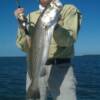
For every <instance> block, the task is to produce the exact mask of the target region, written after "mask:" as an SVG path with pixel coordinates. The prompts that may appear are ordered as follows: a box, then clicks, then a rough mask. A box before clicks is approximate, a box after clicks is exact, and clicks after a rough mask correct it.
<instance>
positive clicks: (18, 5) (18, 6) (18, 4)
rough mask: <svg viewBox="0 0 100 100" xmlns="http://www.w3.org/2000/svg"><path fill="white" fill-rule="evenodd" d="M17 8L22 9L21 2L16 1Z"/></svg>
mask: <svg viewBox="0 0 100 100" xmlns="http://www.w3.org/2000/svg"><path fill="white" fill-rule="evenodd" d="M16 4H17V8H21V6H20V3H19V0H16Z"/></svg>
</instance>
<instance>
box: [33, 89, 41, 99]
mask: <svg viewBox="0 0 100 100" xmlns="http://www.w3.org/2000/svg"><path fill="white" fill-rule="evenodd" d="M33 98H34V99H40V91H39V89H37V90H34V91H33Z"/></svg>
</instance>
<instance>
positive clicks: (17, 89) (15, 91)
mask: <svg viewBox="0 0 100 100" xmlns="http://www.w3.org/2000/svg"><path fill="white" fill-rule="evenodd" d="M73 64H74V66H75V74H76V78H77V81H78V85H77V95H78V100H100V56H92V55H91V56H79V57H75V59H74V60H73ZM25 79H26V58H25V57H4V58H3V57H1V58H0V100H6V99H7V100H25V81H26V80H25ZM50 100H51V99H50Z"/></svg>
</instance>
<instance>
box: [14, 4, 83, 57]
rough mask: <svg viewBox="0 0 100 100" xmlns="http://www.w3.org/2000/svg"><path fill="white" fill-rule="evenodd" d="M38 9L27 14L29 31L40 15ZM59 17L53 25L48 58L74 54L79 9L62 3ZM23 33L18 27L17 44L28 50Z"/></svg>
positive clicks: (32, 28) (79, 21) (78, 26)
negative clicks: (54, 25)
mask: <svg viewBox="0 0 100 100" xmlns="http://www.w3.org/2000/svg"><path fill="white" fill-rule="evenodd" d="M40 13H41V12H40V11H39V10H37V11H34V12H31V13H30V14H29V15H28V17H27V18H28V20H29V33H30V37H31V34H32V33H34V29H35V28H34V27H35V24H36V22H37V19H38V17H39V16H40ZM60 15H61V17H60V20H59V22H58V24H57V25H56V27H55V30H54V33H53V38H52V40H51V44H50V49H49V58H72V57H73V56H74V43H75V41H76V39H77V35H78V32H79V29H80V25H81V19H82V16H81V14H80V12H79V10H78V9H77V8H76V7H75V6H73V5H68V4H66V5H64V6H63V9H62V11H61V13H60ZM24 38H25V33H24V32H22V31H21V30H20V29H19V30H18V34H17V40H16V43H17V46H18V47H19V48H20V49H21V50H22V51H26V52H28V49H29V48H28V47H27V45H26V42H25V39H24Z"/></svg>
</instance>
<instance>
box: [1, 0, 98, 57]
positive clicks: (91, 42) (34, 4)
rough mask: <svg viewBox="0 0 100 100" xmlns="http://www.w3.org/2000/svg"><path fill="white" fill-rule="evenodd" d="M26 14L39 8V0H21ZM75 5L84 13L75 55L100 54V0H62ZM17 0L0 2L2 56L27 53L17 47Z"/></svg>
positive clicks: (2, 0)
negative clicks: (15, 13) (15, 12)
mask: <svg viewBox="0 0 100 100" xmlns="http://www.w3.org/2000/svg"><path fill="white" fill-rule="evenodd" d="M19 1H20V5H21V6H22V7H24V9H25V15H27V14H28V13H29V12H31V11H34V10H36V9H38V3H39V2H38V0H19ZM62 3H63V4H65V3H66V4H73V5H75V6H76V7H77V8H78V9H79V10H80V12H81V13H82V15H83V19H82V24H81V29H80V31H79V35H78V37H77V41H76V42H75V55H87V54H100V44H99V43H100V13H99V12H100V11H99V10H100V0H62ZM16 8H17V5H16V0H1V2H0V57H2V56H24V55H26V54H25V53H24V52H22V51H21V50H20V49H18V48H17V47H16V33H17V27H18V22H17V20H16V18H15V16H14V11H15V9H16Z"/></svg>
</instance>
